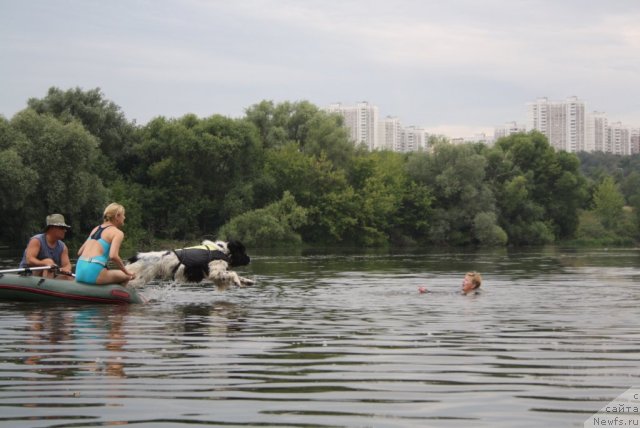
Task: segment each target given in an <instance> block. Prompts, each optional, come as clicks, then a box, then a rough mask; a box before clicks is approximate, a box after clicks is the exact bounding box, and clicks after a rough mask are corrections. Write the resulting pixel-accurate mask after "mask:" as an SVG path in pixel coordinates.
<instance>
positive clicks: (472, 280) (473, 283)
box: [462, 272, 482, 294]
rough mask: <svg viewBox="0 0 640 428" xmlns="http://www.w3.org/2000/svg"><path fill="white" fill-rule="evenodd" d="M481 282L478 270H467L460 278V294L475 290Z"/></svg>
mask: <svg viewBox="0 0 640 428" xmlns="http://www.w3.org/2000/svg"><path fill="white" fill-rule="evenodd" d="M481 284H482V275H480V274H479V273H478V272H467V273H466V274H465V276H464V279H463V280H462V294H467V293H471V292H472V291H474V290H475V291H477V290H478V288H480V285H481Z"/></svg>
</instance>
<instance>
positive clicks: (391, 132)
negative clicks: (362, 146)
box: [376, 116, 402, 151]
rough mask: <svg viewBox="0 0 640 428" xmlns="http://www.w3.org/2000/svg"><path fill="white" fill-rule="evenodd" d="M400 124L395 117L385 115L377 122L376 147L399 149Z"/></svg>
mask: <svg viewBox="0 0 640 428" xmlns="http://www.w3.org/2000/svg"><path fill="white" fill-rule="evenodd" d="M401 147H402V124H401V123H400V119H398V118H397V117H392V116H387V117H385V118H384V119H382V120H381V121H380V123H379V124H378V144H377V147H376V148H377V149H381V150H393V151H401V150H400V149H401Z"/></svg>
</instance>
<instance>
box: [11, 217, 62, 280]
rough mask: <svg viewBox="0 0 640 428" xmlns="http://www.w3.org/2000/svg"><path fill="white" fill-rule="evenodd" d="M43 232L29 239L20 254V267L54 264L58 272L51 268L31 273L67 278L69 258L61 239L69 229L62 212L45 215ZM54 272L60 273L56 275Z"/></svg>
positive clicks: (46, 276) (47, 276)
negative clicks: (22, 252)
mask: <svg viewBox="0 0 640 428" xmlns="http://www.w3.org/2000/svg"><path fill="white" fill-rule="evenodd" d="M46 222H47V223H46V226H45V228H44V233H39V234H38V235H34V236H32V237H31V239H29V243H28V244H27V248H26V249H25V250H24V254H23V255H22V261H21V262H20V267H21V268H33V267H37V266H54V267H57V268H58V269H57V270H59V272H55V271H53V270H51V271H47V270H41V271H34V272H33V275H41V276H43V277H45V278H56V279H69V280H72V279H73V277H72V276H71V260H69V249H68V248H67V246H66V245H65V244H64V242H63V241H62V240H63V239H64V237H65V234H66V233H67V230H69V229H71V226H69V225H68V224H67V223H65V221H64V216H63V215H62V214H51V215H48V216H47V220H46ZM56 273H62V274H61V275H57V276H56Z"/></svg>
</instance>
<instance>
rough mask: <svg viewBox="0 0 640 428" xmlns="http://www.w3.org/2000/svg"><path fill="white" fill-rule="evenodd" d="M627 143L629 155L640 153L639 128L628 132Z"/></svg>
mask: <svg viewBox="0 0 640 428" xmlns="http://www.w3.org/2000/svg"><path fill="white" fill-rule="evenodd" d="M629 142H630V143H631V154H632V155H635V154H638V153H640V128H634V129H632V130H631V132H630V137H629Z"/></svg>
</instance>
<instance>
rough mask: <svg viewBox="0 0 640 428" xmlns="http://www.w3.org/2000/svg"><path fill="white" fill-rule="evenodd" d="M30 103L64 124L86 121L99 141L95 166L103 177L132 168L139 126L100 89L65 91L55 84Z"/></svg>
mask: <svg viewBox="0 0 640 428" xmlns="http://www.w3.org/2000/svg"><path fill="white" fill-rule="evenodd" d="M27 104H28V106H29V107H30V108H31V109H33V110H35V111H36V112H37V113H39V114H48V115H52V116H54V117H55V118H57V119H58V120H60V121H61V122H62V123H65V124H66V123H70V122H73V121H79V122H80V123H82V125H83V126H84V128H85V129H86V130H87V131H89V133H91V135H93V136H94V137H95V138H96V139H97V141H98V147H99V149H100V150H99V153H98V155H97V156H98V158H99V162H97V163H96V165H95V168H96V172H97V173H98V174H99V175H100V177H101V178H102V179H103V180H107V181H111V180H115V179H117V178H118V170H120V171H124V172H127V171H128V170H129V169H130V168H131V167H132V165H131V164H130V149H131V147H132V145H133V143H134V138H135V131H136V127H135V125H134V123H133V122H129V121H128V120H127V119H126V117H125V115H124V113H123V112H122V110H121V109H120V107H119V106H117V105H116V104H115V103H114V102H112V101H109V100H107V99H106V98H105V96H104V94H103V93H102V92H101V90H100V88H95V89H90V90H87V91H85V90H82V89H81V88H79V87H76V88H74V89H68V90H66V91H64V90H61V89H59V88H56V87H51V88H49V91H48V92H47V95H46V96H45V97H44V98H42V99H37V98H31V99H29V101H28V103H27Z"/></svg>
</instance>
